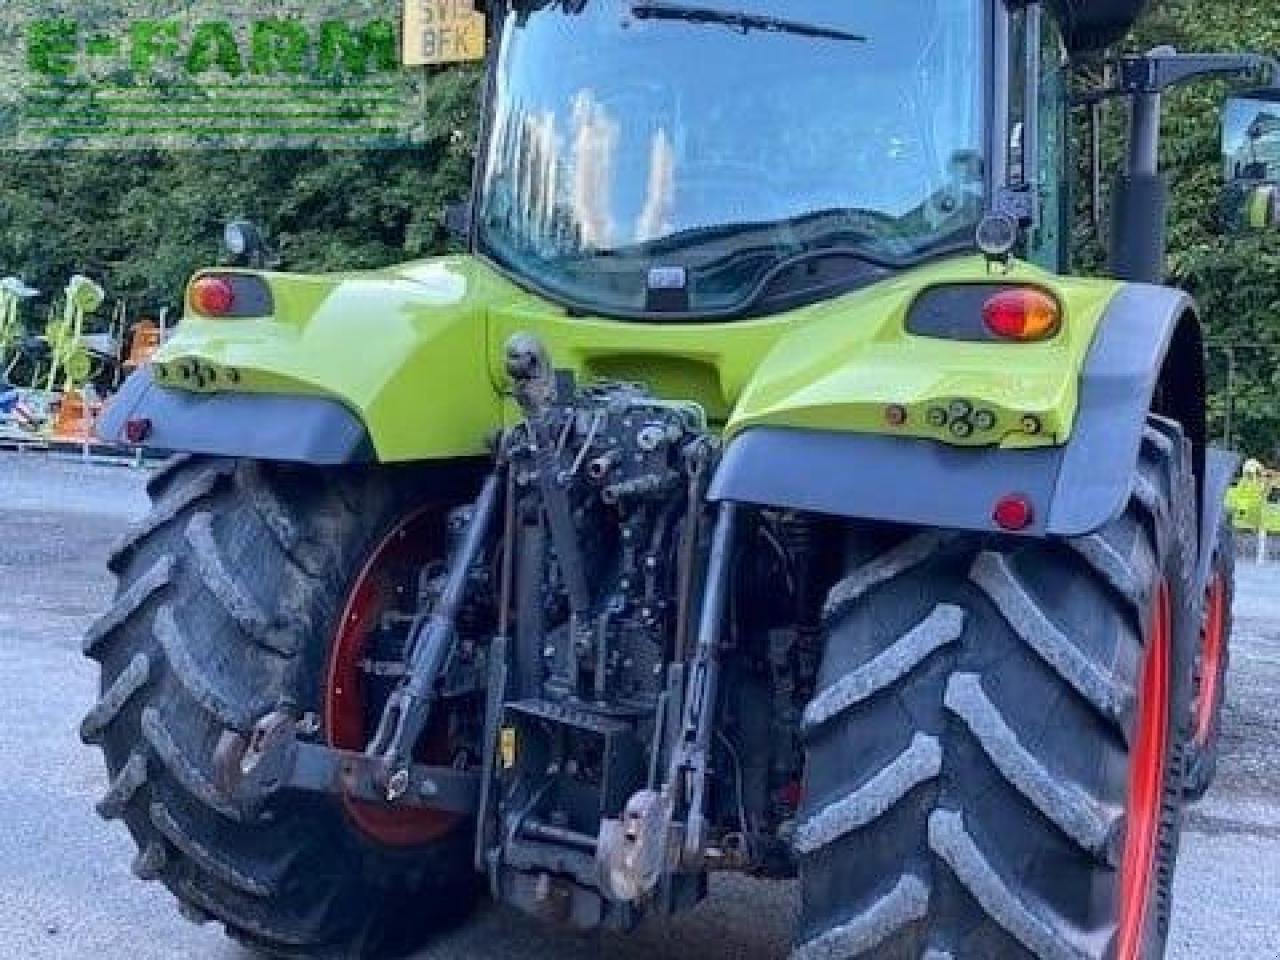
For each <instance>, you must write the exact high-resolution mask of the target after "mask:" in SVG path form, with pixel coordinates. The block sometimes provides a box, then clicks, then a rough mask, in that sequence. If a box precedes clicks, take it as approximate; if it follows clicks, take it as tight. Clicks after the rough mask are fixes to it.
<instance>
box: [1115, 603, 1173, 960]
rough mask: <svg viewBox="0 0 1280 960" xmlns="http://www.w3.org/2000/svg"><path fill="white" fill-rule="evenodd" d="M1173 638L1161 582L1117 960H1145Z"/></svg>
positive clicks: (1139, 733) (1147, 663) (1135, 764)
mask: <svg viewBox="0 0 1280 960" xmlns="http://www.w3.org/2000/svg"><path fill="white" fill-rule="evenodd" d="M1172 635H1173V607H1172V603H1171V600H1170V595H1169V584H1168V583H1167V582H1166V581H1163V580H1162V581H1161V582H1160V584H1159V586H1158V587H1157V589H1156V598H1155V604H1154V607H1153V609H1152V611H1151V625H1150V628H1149V630H1148V636H1147V643H1146V649H1145V651H1144V653H1143V664H1142V677H1141V680H1140V687H1139V691H1138V697H1139V699H1138V716H1137V722H1136V726H1135V739H1134V744H1133V761H1132V765H1131V767H1130V770H1129V804H1128V821H1127V823H1128V827H1127V830H1126V838H1125V851H1124V863H1123V866H1122V867H1121V878H1120V898H1121V899H1120V947H1119V950H1118V951H1117V953H1116V957H1117V960H1141V958H1142V948H1143V935H1144V934H1145V932H1146V926H1147V916H1148V914H1149V912H1150V907H1151V898H1152V895H1153V893H1154V890H1155V877H1156V856H1157V853H1158V849H1159V843H1160V823H1161V819H1162V813H1163V807H1164V793H1165V773H1166V771H1165V767H1166V759H1167V757H1168V752H1169V703H1170V697H1171V690H1170V685H1171V682H1172V680H1171V677H1170V665H1171V661H1172V655H1173V651H1172Z"/></svg>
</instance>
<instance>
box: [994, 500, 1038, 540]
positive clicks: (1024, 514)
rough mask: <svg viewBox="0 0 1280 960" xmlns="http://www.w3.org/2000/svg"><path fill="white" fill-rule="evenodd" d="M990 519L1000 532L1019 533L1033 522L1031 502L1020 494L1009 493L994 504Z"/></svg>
mask: <svg viewBox="0 0 1280 960" xmlns="http://www.w3.org/2000/svg"><path fill="white" fill-rule="evenodd" d="M992 519H993V520H995V522H996V526H998V527H999V528H1000V529H1001V530H1008V531H1010V532H1011V533H1020V532H1022V531H1023V530H1026V529H1027V527H1029V526H1031V524H1032V522H1034V520H1035V508H1034V507H1032V505H1031V501H1030V500H1028V499H1027V498H1026V497H1024V496H1022V495H1021V494H1017V493H1011V494H1009V495H1008V496H1005V497H1001V498H1000V500H999V502H998V503H996V508H995V510H994V512H993V513H992Z"/></svg>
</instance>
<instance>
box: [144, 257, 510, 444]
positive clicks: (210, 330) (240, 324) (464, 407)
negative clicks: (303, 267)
mask: <svg viewBox="0 0 1280 960" xmlns="http://www.w3.org/2000/svg"><path fill="white" fill-rule="evenodd" d="M219 272H224V271H219ZM264 276H265V279H266V281H267V283H268V284H269V285H270V288H271V293H272V299H273V301H274V305H275V308H274V311H273V313H272V315H270V316H264V317H255V318H250V319H238V320H210V319H202V318H199V317H196V316H188V317H187V318H186V319H185V320H183V322H182V323H181V324H180V325H179V327H178V329H177V331H176V333H175V335H174V336H173V338H172V339H171V340H169V341H168V343H166V344H165V346H164V347H163V349H162V350H161V351H160V352H159V353H158V355H157V356H156V359H155V368H154V375H155V377H156V379H157V381H158V382H159V383H160V384H161V385H162V386H165V387H169V388H172V389H178V390H183V391H188V392H196V393H200V392H207V393H209V394H211V395H216V394H218V393H221V392H224V391H228V390H234V391H235V392H237V393H247V394H255V395H268V396H269V395H280V394H285V395H295V396H302V397H316V398H327V399H330V400H336V401H338V402H340V403H341V404H342V405H343V406H344V407H345V408H346V409H347V410H349V411H350V412H351V413H352V414H353V415H354V416H355V417H356V419H358V420H359V421H360V423H362V424H363V425H364V427H365V428H366V430H367V431H368V435H369V439H370V441H371V443H372V447H373V450H374V453H375V454H376V456H377V458H378V459H379V460H381V461H384V462H402V461H412V460H434V459H442V458H454V457H467V456H475V455H479V454H483V453H484V452H485V451H486V444H487V441H488V438H489V437H490V436H491V435H492V434H493V432H494V431H495V430H497V429H498V428H499V427H500V424H501V397H500V393H499V390H498V387H497V384H495V382H494V381H493V379H492V378H491V377H490V375H489V365H488V362H487V359H486V356H487V341H486V323H485V317H486V313H487V311H488V309H489V308H490V307H491V306H492V305H494V304H496V303H502V302H504V301H506V300H508V299H512V298H514V297H516V296H517V295H518V291H517V290H516V289H515V288H514V287H512V286H510V285H509V284H506V283H505V282H503V281H502V280H501V279H500V278H498V277H496V276H495V275H494V274H493V273H492V272H490V271H488V270H484V269H482V268H480V267H479V266H478V264H477V263H476V262H475V261H473V260H471V259H470V258H464V257H459V258H448V259H443V260H434V261H427V262H423V263H417V264H411V265H408V266H405V267H402V268H398V269H395V270H388V271H378V272H372V273H361V274H350V275H334V276H322V277H303V276H294V275H287V274H267V275H264ZM201 369H203V370H205V371H206V372H212V373H213V376H212V377H205V378H203V380H204V382H203V383H198V382H197V383H193V382H192V381H191V379H190V377H184V376H183V374H184V373H190V372H191V371H193V370H201ZM232 381H234V383H233V382H232Z"/></svg>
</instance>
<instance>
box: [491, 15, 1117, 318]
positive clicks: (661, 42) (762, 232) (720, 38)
mask: <svg viewBox="0 0 1280 960" xmlns="http://www.w3.org/2000/svg"><path fill="white" fill-rule="evenodd" d="M1140 8H1141V4H1134V3H1109V4H1099V3H1092V4H1079V3H1072V4H1065V5H1063V4H1057V5H1054V6H1052V7H1050V8H1049V9H1048V10H1047V11H1046V10H1044V9H1043V8H1042V7H1041V6H1040V5H1039V4H1030V5H1015V4H1008V5H1007V4H1005V3H992V2H990V0H874V2H868V3H860V4H856V5H849V4H831V3H825V2H818V0H802V2H787V3H781V2H778V0H746V2H734V3H728V2H714V3H707V4H698V5H692V4H682V3H669V2H667V3H642V2H625V3H618V2H604V0H589V2H575V3H545V2H544V3H509V4H492V5H490V9H489V10H488V12H489V14H490V27H491V36H492V44H491V47H492V65H491V78H490V101H489V108H488V111H487V123H486V127H485V130H484V135H483V136H484V139H483V144H482V149H481V160H480V175H479V177H478V180H477V184H476V188H475V197H474V211H475V216H474V224H473V231H472V240H473V242H474V247H475V249H476V251H477V252H478V253H479V254H480V255H481V256H482V257H483V258H484V259H485V260H487V261H488V262H489V263H490V264H491V265H493V266H494V267H496V268H497V269H499V270H500V271H502V272H503V273H505V274H506V275H507V276H508V277H509V278H511V279H513V280H515V281H516V282H518V283H520V284H522V285H524V286H526V287H528V288H530V289H532V290H534V291H536V292H537V293H539V294H541V295H543V296H545V297H547V298H550V299H552V300H555V301H557V302H559V303H561V304H563V305H565V306H568V307H570V308H572V309H574V310H576V311H578V312H581V313H584V314H589V315H606V316H615V317H623V318H631V319H645V318H658V319H661V318H666V319H673V318H681V317H684V318H690V319H693V318H699V319H716V318H724V317H733V316H744V315H762V314H772V313H777V312H780V311H782V310H786V309H792V308H794V307H796V306H799V305H802V304H804V303H808V302H814V301H818V300H823V299H826V298H829V297H831V296H833V295H836V294H839V293H845V292H848V291H849V290H852V289H856V288H858V287H860V286H865V285H867V284H869V283H872V282H875V281H877V280H880V279H883V278H884V277H885V276H886V275H887V274H889V273H892V272H895V271H900V270H904V269H906V268H909V267H912V266H916V265H919V264H921V263H923V262H926V261H930V260H934V259H937V258H940V257H945V256H948V255H953V254H956V253H960V252H965V251H972V250H974V249H976V247H977V240H976V236H977V228H978V227H979V225H980V224H981V223H982V221H983V220H984V217H986V216H987V215H988V214H992V213H999V214H1012V215H1013V216H1014V217H1015V219H1017V220H1019V221H1021V222H1022V225H1023V226H1027V227H1034V228H1035V229H1033V230H1029V231H1027V232H1025V233H1024V234H1023V236H1022V241H1021V243H1022V247H1023V250H1022V251H1021V252H1023V253H1025V254H1026V255H1028V256H1029V257H1031V258H1032V259H1034V260H1036V261H1038V262H1040V263H1041V264H1042V265H1043V266H1046V267H1048V268H1050V269H1055V270H1061V269H1062V268H1064V267H1065V263H1066V251H1065V242H1066V235H1067V233H1068V230H1067V229H1066V228H1065V224H1066V220H1067V218H1068V216H1069V210H1068V209H1067V197H1066V191H1065V189H1063V186H1062V184H1063V183H1064V182H1065V181H1066V179H1067V177H1068V173H1067V170H1068V163H1069V158H1068V157H1067V151H1066V123H1065V117H1066V111H1067V107H1068V95H1067V83H1066V77H1065V70H1064V64H1065V62H1066V57H1067V56H1068V53H1069V52H1073V51H1074V52H1079V50H1080V49H1081V48H1082V47H1084V48H1087V47H1088V46H1089V45H1090V44H1094V45H1096V44H1097V43H1099V42H1106V41H1107V40H1109V39H1112V35H1113V34H1115V35H1118V34H1120V33H1123V32H1124V31H1125V30H1126V29H1127V28H1128V26H1129V24H1130V23H1131V22H1132V20H1133V18H1134V17H1135V16H1136V15H1137V13H1138V12H1139V10H1140Z"/></svg>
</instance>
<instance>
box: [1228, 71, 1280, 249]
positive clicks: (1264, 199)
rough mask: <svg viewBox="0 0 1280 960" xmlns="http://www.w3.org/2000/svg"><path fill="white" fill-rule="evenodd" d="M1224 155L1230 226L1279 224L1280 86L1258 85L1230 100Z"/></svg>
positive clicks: (1273, 227) (1234, 228) (1237, 228)
mask: <svg viewBox="0 0 1280 960" xmlns="http://www.w3.org/2000/svg"><path fill="white" fill-rule="evenodd" d="M1222 159H1223V172H1224V174H1225V180H1226V188H1225V191H1224V193H1223V219H1224V221H1225V222H1226V225H1227V227H1228V229H1229V230H1231V231H1233V232H1236V233H1246V232H1249V231H1255V230H1277V229H1280V90H1272V89H1268V90H1256V91H1253V92H1251V93H1246V94H1243V95H1241V96H1235V97H1232V98H1230V99H1229V100H1228V101H1227V106H1226V110H1225V112H1224V114H1223V123H1222Z"/></svg>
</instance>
